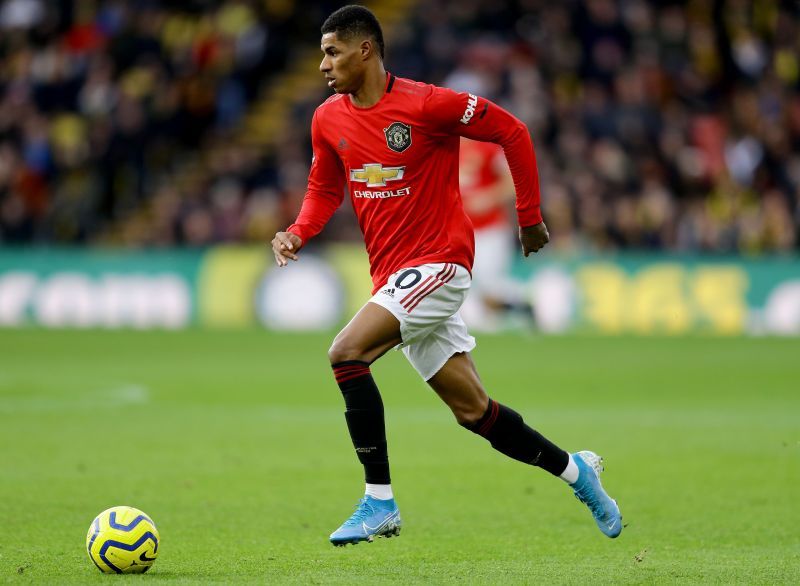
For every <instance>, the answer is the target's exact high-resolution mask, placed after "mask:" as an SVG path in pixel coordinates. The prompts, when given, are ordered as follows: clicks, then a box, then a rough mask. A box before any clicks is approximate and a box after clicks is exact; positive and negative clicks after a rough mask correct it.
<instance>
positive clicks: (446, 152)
mask: <svg viewBox="0 0 800 586" xmlns="http://www.w3.org/2000/svg"><path fill="white" fill-rule="evenodd" d="M321 48H322V51H323V53H324V57H323V59H322V63H321V64H320V67H319V68H320V71H321V72H322V73H323V75H324V76H325V79H326V81H327V83H328V87H330V88H331V89H333V90H334V92H335V95H333V96H331V97H330V98H328V99H327V100H326V101H325V102H324V103H323V104H322V105H321V106H319V107H318V108H317V110H316V112H315V113H314V118H313V121H312V123H311V138H312V148H313V159H312V164H311V170H310V173H309V177H308V191H307V193H306V196H305V198H304V200H303V205H302V207H301V210H300V213H299V215H298V216H297V219H296V221H295V223H294V224H292V225H291V226H289V227H288V228H287V230H286V231H285V232H278V233H277V234H276V235H275V238H274V239H273V240H272V250H273V253H274V255H275V260H276V262H277V264H278V266H279V267H285V266H287V265H288V262H289V261H290V260H291V261H296V260H298V253H299V251H300V249H301V248H302V247H303V246H304V245H305V244H306V243H307V242H308V241H309V239H311V238H312V237H313V236H315V235H316V234H318V233H319V232H320V231H321V230H322V228H323V226H324V225H325V224H326V223H327V221H328V220H329V219H330V217H331V216H332V215H333V213H334V211H335V210H336V209H337V208H338V207H339V205H340V204H341V203H342V200H343V199H344V187H345V185H346V186H347V187H348V189H349V193H350V199H351V201H352V204H353V208H354V209H355V212H356V216H357V218H358V222H359V225H360V227H361V230H362V232H363V233H364V240H365V242H366V246H367V253H368V256H369V262H370V273H371V276H372V281H373V284H374V289H373V297H372V298H371V299H370V300H369V301H368V302H367V303H366V304H365V305H364V307H362V308H361V309H360V310H359V312H358V313H357V314H356V315H355V317H353V319H352V320H351V321H350V323H348V324H347V325H346V326H345V327H344V329H343V330H342V331H341V332H339V334H338V335H337V336H336V338H335V339H334V341H333V345H332V346H331V348H330V350H329V351H328V358H329V359H330V363H331V366H332V367H333V374H334V376H335V378H336V382H337V383H338V385H339V388H340V389H341V392H342V394H343V396H344V402H345V420H346V422H347V427H348V430H349V432H350V437H351V439H352V440H353V446H354V447H355V451H356V454H357V456H358V459H359V460H360V461H361V464H362V465H363V466H364V472H365V477H366V491H365V495H364V497H363V498H362V499H361V501H360V503H359V505H358V506H357V508H356V511H355V513H353V515H352V516H351V517H350V518H349V519H347V520H346V521H345V522H344V523H343V524H342V525H341V527H339V528H338V529H337V530H336V531H334V532H333V534H332V535H331V536H330V540H331V542H332V543H333V544H334V545H345V544H347V543H358V542H360V541H372V540H373V538H374V537H376V536H391V535H397V534H398V533H399V531H400V526H401V520H400V512H399V510H398V508H397V504H396V503H395V500H394V495H393V493H392V486H391V479H390V475H389V457H388V451H387V446H386V433H385V427H384V414H383V402H382V400H381V396H380V393H379V391H378V387H377V386H376V384H375V381H374V380H373V378H372V374H371V373H370V365H371V364H372V363H373V362H374V361H375V360H377V359H378V358H380V357H381V356H382V355H383V354H384V353H386V352H387V351H388V350H390V349H391V348H394V347H396V346H400V347H402V350H403V352H404V354H405V355H406V357H407V358H408V360H409V362H411V364H412V366H413V367H414V368H415V369H416V370H417V372H419V374H420V375H421V376H422V378H423V379H424V380H425V381H427V382H428V384H429V385H430V386H431V387H432V388H433V389H434V390H435V391H436V393H437V394H438V395H439V397H441V399H442V400H443V401H444V402H445V403H446V404H447V406H448V407H450V409H451V410H452V412H453V414H454V415H455V418H456V421H457V422H458V423H459V424H461V425H462V426H463V427H465V428H466V429H468V430H470V431H472V432H474V433H476V434H479V435H481V436H483V437H484V438H486V439H487V440H488V441H489V442H490V443H491V445H492V447H493V448H495V449H496V450H498V451H500V452H501V453H503V454H505V455H507V456H509V457H511V458H514V459H516V460H519V461H521V462H524V463H526V464H530V465H534V466H538V467H540V468H543V469H544V470H546V471H548V472H549V473H550V474H552V475H554V476H558V477H560V478H562V479H563V480H565V481H566V482H567V483H568V484H569V485H570V486H571V487H572V489H573V491H574V493H575V495H576V496H577V497H578V498H579V499H580V500H581V501H583V502H584V503H585V504H586V505H587V506H588V507H589V509H590V510H591V513H592V515H593V516H594V519H595V521H596V523H597V526H598V527H599V528H600V530H601V531H602V532H603V533H605V534H606V535H608V536H609V537H616V536H617V535H619V533H620V531H621V530H622V524H621V516H620V512H619V508H618V507H617V505H616V502H615V501H614V500H612V499H611V498H610V497H609V496H608V495H607V494H606V492H605V490H604V489H603V487H602V486H601V484H600V480H599V472H600V471H601V470H602V466H601V463H600V462H601V459H600V457H599V456H597V455H596V454H594V453H592V452H588V451H584V452H577V453H574V454H569V453H567V452H565V451H564V450H562V449H561V448H559V447H557V446H556V445H554V444H553V443H552V442H550V441H548V440H547V439H546V438H544V437H543V436H542V435H541V434H539V433H538V432H536V431H534V430H533V429H531V428H530V427H528V426H527V425H526V424H525V422H524V421H523V420H522V417H521V416H520V415H519V414H518V413H517V412H516V411H513V410H512V409H510V408H509V407H506V406H505V405H502V404H500V403H498V402H497V401H494V400H493V399H490V398H489V396H488V395H487V393H486V391H485V390H484V388H483V385H482V384H481V380H480V378H479V377H478V373H477V371H476V370H475V365H474V364H473V362H472V359H471V358H470V354H469V353H470V351H471V350H472V349H473V348H474V347H475V340H474V338H472V336H470V335H469V333H468V332H467V329H466V326H465V325H464V322H463V321H462V320H461V318H460V317H459V315H458V309H459V307H460V306H461V304H462V302H463V301H464V297H465V296H466V294H467V291H468V289H469V285H470V273H469V270H470V267H471V266H472V261H473V235H472V226H471V225H470V223H469V220H468V219H467V216H466V215H465V213H464V210H463V208H462V205H461V198H460V196H459V191H458V150H459V140H460V137H461V136H465V137H468V138H472V139H475V140H481V141H490V142H494V143H497V144H500V145H502V147H503V149H504V151H505V155H506V158H507V160H508V163H509V167H510V169H511V173H512V176H513V179H514V185H515V187H516V193H517V204H516V209H517V216H518V220H519V225H520V228H519V240H520V243H521V245H522V251H523V253H524V254H525V256H528V255H529V254H530V253H531V252H536V251H538V250H539V249H540V248H542V247H543V246H544V245H545V244H546V243H547V241H548V239H549V236H548V233H547V228H546V227H545V224H544V222H543V221H542V217H541V214H540V211H539V186H538V176H537V170H536V160H535V156H534V152H533V146H532V144H531V139H530V136H529V134H528V130H527V128H526V127H525V125H524V124H522V123H521V122H520V121H519V120H517V119H516V118H514V117H513V116H512V115H510V114H509V113H508V112H506V111H505V110H503V109H502V108H500V107H498V106H497V105H495V104H493V103H491V102H489V101H487V100H485V99H482V98H480V97H478V96H475V95H472V94H467V93H456V92H453V91H451V90H447V89H443V88H439V87H435V86H432V85H427V84H423V83H418V82H414V81H411V80H408V79H400V78H397V77H395V76H394V75H392V74H391V73H387V72H386V70H385V69H384V66H383V51H384V44H383V32H382V31H381V27H380V23H379V22H378V20H377V19H376V18H375V15H373V14H372V12H370V11H369V10H367V9H366V8H364V7H361V6H345V7H343V8H341V9H339V10H337V11H336V12H334V13H333V14H331V15H330V16H329V17H328V19H327V20H326V21H325V23H324V24H323V25H322V42H321Z"/></svg>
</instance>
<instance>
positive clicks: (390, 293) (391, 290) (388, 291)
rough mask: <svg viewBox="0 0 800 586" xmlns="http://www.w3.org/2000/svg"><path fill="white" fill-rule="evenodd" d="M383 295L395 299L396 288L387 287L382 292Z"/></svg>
mask: <svg viewBox="0 0 800 586" xmlns="http://www.w3.org/2000/svg"><path fill="white" fill-rule="evenodd" d="M381 293H383V294H384V295H388V296H389V297H391V298H392V299H394V288H392V287H387V288H386V289H384V290H383V291H381Z"/></svg>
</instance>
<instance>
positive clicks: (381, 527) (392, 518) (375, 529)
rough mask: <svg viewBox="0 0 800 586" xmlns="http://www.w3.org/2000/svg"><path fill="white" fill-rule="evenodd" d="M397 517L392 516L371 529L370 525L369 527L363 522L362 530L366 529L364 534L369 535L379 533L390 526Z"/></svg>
mask: <svg viewBox="0 0 800 586" xmlns="http://www.w3.org/2000/svg"><path fill="white" fill-rule="evenodd" d="M396 516H397V515H392V516H390V517H387V518H386V519H384V520H383V523H380V524H379V525H378V526H377V527H370V526H369V525H367V524H366V523H364V522H363V521H362V522H361V528H362V529H364V532H365V533H367V534H369V533H377V532H378V531H380V530H381V529H383V528H384V527H385V526H386V525H388V524H389V523H391V522H392V521H394V519H395V517H396Z"/></svg>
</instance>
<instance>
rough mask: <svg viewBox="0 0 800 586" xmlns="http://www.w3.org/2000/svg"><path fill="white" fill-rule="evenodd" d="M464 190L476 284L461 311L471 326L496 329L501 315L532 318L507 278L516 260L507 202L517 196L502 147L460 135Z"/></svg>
mask: <svg viewBox="0 0 800 586" xmlns="http://www.w3.org/2000/svg"><path fill="white" fill-rule="evenodd" d="M458 176H459V182H458V183H459V185H458V187H459V191H460V192H461V200H462V202H463V204H464V211H465V212H466V213H467V217H468V218H469V219H470V222H471V223H472V228H473V229H474V233H475V259H474V261H473V263H472V271H471V272H472V284H471V285H470V293H469V295H468V296H467V298H466V299H465V300H464V304H463V305H462V306H461V308H460V310H459V313H460V314H461V317H463V318H464V322H465V323H466V324H467V327H468V328H470V329H472V330H478V331H484V332H491V331H497V330H498V329H499V328H500V326H501V324H500V321H499V318H500V317H501V316H502V315H503V314H504V313H506V312H510V310H512V309H513V310H517V309H520V310H524V311H525V312H526V313H527V315H528V316H529V317H530V318H532V317H533V316H532V309H531V307H530V304H529V303H527V302H526V301H525V293H524V288H523V287H521V286H520V284H519V283H517V282H516V281H512V280H511V279H509V278H508V274H509V271H510V269H511V262H512V261H513V259H514V244H513V241H512V239H511V230H510V228H511V223H510V219H509V213H508V211H507V210H506V208H507V204H508V203H509V201H510V200H512V199H513V198H514V180H513V178H512V176H511V172H510V171H509V169H508V164H507V163H506V158H505V156H504V155H503V149H501V148H500V146H499V145H496V144H494V143H491V142H479V141H475V140H470V139H468V138H462V139H461V148H460V150H459V158H458Z"/></svg>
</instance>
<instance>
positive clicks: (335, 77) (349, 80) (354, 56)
mask: <svg viewBox="0 0 800 586" xmlns="http://www.w3.org/2000/svg"><path fill="white" fill-rule="evenodd" d="M320 46H321V48H322V52H323V53H324V54H325V56H324V57H323V58H322V63H320V64H319V70H320V71H321V72H322V74H323V75H324V76H325V80H326V81H327V82H328V87H329V88H332V89H333V91H335V92H336V93H337V94H351V93H353V92H355V91H356V90H358V88H359V87H361V84H362V83H363V81H364V71H365V65H364V59H363V51H362V49H363V47H362V43H361V42H359V41H358V40H356V39H353V40H344V39H339V38H337V36H336V33H325V34H324V35H322V43H321V45H320Z"/></svg>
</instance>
